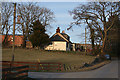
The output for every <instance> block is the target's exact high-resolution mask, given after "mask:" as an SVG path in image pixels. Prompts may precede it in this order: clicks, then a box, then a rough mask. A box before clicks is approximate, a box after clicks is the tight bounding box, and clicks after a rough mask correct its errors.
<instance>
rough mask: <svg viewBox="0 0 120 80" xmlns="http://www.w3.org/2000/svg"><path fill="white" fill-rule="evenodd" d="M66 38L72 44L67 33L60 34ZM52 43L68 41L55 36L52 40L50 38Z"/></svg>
mask: <svg viewBox="0 0 120 80" xmlns="http://www.w3.org/2000/svg"><path fill="white" fill-rule="evenodd" d="M60 34H61V35H62V36H63V37H64V38H66V39H67V40H68V41H69V42H70V43H72V42H71V41H70V37H69V36H68V35H67V34H66V33H60ZM50 40H51V41H66V40H65V39H63V38H62V37H60V36H59V35H55V36H54V35H53V36H52V37H51V38H50Z"/></svg>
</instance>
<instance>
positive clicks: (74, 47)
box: [72, 43, 75, 51]
mask: <svg viewBox="0 0 120 80" xmlns="http://www.w3.org/2000/svg"><path fill="white" fill-rule="evenodd" d="M72 45H73V51H75V44H74V43H73V44H72Z"/></svg>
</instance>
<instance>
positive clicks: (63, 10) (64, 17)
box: [39, 2, 86, 43]
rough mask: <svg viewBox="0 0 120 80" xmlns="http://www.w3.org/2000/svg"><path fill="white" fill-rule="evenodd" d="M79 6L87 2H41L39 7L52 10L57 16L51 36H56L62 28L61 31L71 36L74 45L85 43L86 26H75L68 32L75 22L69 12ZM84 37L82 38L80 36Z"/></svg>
mask: <svg viewBox="0 0 120 80" xmlns="http://www.w3.org/2000/svg"><path fill="white" fill-rule="evenodd" d="M79 4H86V2H41V3H39V6H41V7H46V8H48V9H51V11H52V12H54V15H55V22H53V23H52V24H51V26H52V27H53V28H51V29H50V30H49V31H50V32H48V34H49V35H50V36H52V35H53V34H55V32H56V29H57V27H60V30H61V32H62V30H64V31H65V33H66V34H68V35H69V36H70V40H71V41H72V42H73V43H84V41H85V40H84V37H83V36H84V35H83V34H82V33H84V32H85V25H84V24H83V26H81V27H78V26H73V28H72V29H71V30H67V28H68V27H69V25H70V23H71V22H72V21H73V19H72V16H71V15H70V14H69V12H68V11H71V10H73V9H74V8H75V7H77V6H79ZM78 35H82V36H78Z"/></svg>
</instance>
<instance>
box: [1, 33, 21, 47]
mask: <svg viewBox="0 0 120 80" xmlns="http://www.w3.org/2000/svg"><path fill="white" fill-rule="evenodd" d="M1 36H2V37H1ZM0 37H1V38H2V40H0V43H1V42H3V40H4V38H5V35H0ZM12 39H13V36H12V35H8V42H9V43H8V44H9V46H11V45H12V44H13V40H12ZM21 44H23V36H22V35H15V45H16V46H21Z"/></svg>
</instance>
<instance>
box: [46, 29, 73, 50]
mask: <svg viewBox="0 0 120 80" xmlns="http://www.w3.org/2000/svg"><path fill="white" fill-rule="evenodd" d="M50 40H51V42H50V43H49V45H48V46H46V47H45V50H61V51H70V50H71V49H72V47H71V45H72V43H71V41H70V37H69V36H68V35H67V34H66V33H65V32H64V31H62V33H60V28H59V27H58V28H57V29H56V33H55V34H54V35H53V36H52V37H51V38H50Z"/></svg>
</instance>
